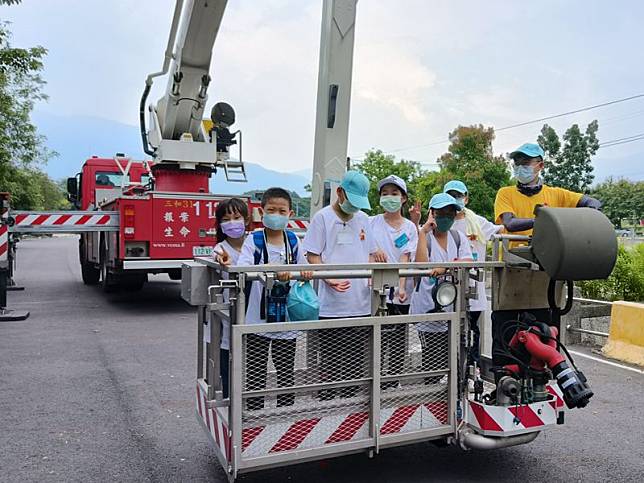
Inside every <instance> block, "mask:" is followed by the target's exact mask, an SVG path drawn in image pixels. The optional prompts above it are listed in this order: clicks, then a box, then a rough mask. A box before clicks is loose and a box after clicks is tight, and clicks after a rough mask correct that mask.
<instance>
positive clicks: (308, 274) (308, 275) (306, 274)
mask: <svg viewBox="0 0 644 483" xmlns="http://www.w3.org/2000/svg"><path fill="white" fill-rule="evenodd" d="M300 277H302V280H306V281H309V280H311V279H312V278H313V272H312V271H310V270H303V271H301V272H300Z"/></svg>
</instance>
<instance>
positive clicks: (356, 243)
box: [303, 171, 386, 400]
mask: <svg viewBox="0 0 644 483" xmlns="http://www.w3.org/2000/svg"><path fill="white" fill-rule="evenodd" d="M368 194H369V180H368V179H367V177H366V176H365V175H363V174H362V173H359V172H357V171H348V172H347V173H346V174H345V175H344V178H343V179H342V182H341V184H340V187H338V190H337V200H336V201H335V203H333V204H332V205H329V206H326V207H324V208H322V209H321V210H320V211H318V212H317V213H316V214H315V215H314V216H313V218H312V219H311V223H310V225H309V229H308V230H307V232H306V236H305V237H304V242H303V247H304V250H306V256H307V259H308V261H309V263H312V264H321V263H328V264H335V263H338V264H339V263H368V262H370V261H373V260H374V259H375V258H376V257H375V254H376V251H377V247H376V244H375V241H374V238H373V236H372V233H371V228H370V226H369V218H368V216H367V215H366V214H365V213H364V212H362V211H361V210H362V209H365V210H368V209H370V208H371V206H370V204H369V198H368ZM383 258H384V257H383ZM381 260H382V261H386V260H383V259H381ZM318 297H319V300H320V319H334V318H336V319H337V318H345V317H367V316H369V315H371V292H370V290H369V286H368V281H367V280H366V279H359V278H357V279H352V280H335V279H333V280H324V281H321V283H320V285H319V288H318ZM367 340H368V333H367V331H365V330H364V329H360V328H355V327H346V328H339V329H324V330H320V331H319V347H320V364H321V370H320V373H321V374H320V380H321V381H322V382H336V381H346V380H350V379H357V378H362V377H363V376H364V369H365V367H364V360H365V349H366V345H367ZM357 390H358V386H355V387H345V388H339V389H325V390H321V391H320V393H319V397H320V399H323V400H326V399H332V398H335V397H352V396H355V395H356V394H357Z"/></svg>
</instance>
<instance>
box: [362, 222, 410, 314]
mask: <svg viewBox="0 0 644 483" xmlns="http://www.w3.org/2000/svg"><path fill="white" fill-rule="evenodd" d="M369 222H370V224H371V232H372V233H373V237H374V239H375V240H376V246H377V247H378V248H379V249H380V250H382V251H383V252H384V253H385V254H386V255H387V262H388V263H398V262H399V261H400V259H401V257H402V256H403V255H405V254H409V255H411V258H410V260H412V261H413V260H414V256H415V255H416V245H417V244H418V231H417V230H416V226H415V225H414V224H413V223H412V222H411V221H409V220H407V219H403V223H402V225H401V226H400V227H399V228H394V227H393V226H391V225H390V224H389V223H387V220H385V216H384V215H382V214H381V215H376V216H371V217H369ZM405 289H406V291H407V299H406V300H405V302H401V301H400V299H399V298H398V286H396V291H395V293H394V297H393V298H390V299H389V300H388V302H389V303H394V304H397V305H409V299H410V298H411V293H412V291H413V290H414V279H413V277H407V279H406V280H405Z"/></svg>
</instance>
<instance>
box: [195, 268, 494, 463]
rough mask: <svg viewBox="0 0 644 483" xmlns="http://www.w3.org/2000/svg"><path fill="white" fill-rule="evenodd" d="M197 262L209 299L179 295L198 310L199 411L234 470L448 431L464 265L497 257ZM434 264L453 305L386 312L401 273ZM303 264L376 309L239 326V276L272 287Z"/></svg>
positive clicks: (242, 320)
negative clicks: (213, 418) (356, 282)
mask: <svg viewBox="0 0 644 483" xmlns="http://www.w3.org/2000/svg"><path fill="white" fill-rule="evenodd" d="M197 264H201V265H205V266H206V267H207V271H208V274H209V275H208V277H207V280H209V282H208V284H207V285H208V289H207V294H206V297H202V296H200V295H199V294H197V293H196V292H197V291H198V290H197V287H195V288H194V289H189V290H187V292H186V293H190V294H192V295H191V296H192V297H194V300H198V303H194V302H191V303H193V304H195V305H200V308H199V310H198V314H199V317H198V319H199V323H198V334H197V337H198V344H197V359H198V360H197V377H198V387H199V388H201V390H202V391H203V393H204V394H205V396H206V397H205V399H206V402H205V406H206V407H208V408H215V409H216V411H217V414H218V415H219V416H220V417H221V418H222V419H224V421H225V427H226V428H227V431H228V434H229V437H230V442H229V448H230V451H229V452H227V451H223V452H222V454H218V457H219V459H220V461H221V462H222V464H228V467H229V473H230V474H231V475H236V474H237V472H238V471H245V470H250V469H258V468H266V467H270V466H273V465H280V464H284V463H289V462H290V463H292V462H299V461H307V460H312V459H319V458H323V457H325V456H326V455H340V454H347V453H350V452H354V451H357V450H361V449H363V450H368V451H374V452H377V451H378V450H379V448H381V447H384V446H395V445H400V444H405V443H409V442H413V441H426V440H428V439H433V438H438V437H449V436H453V435H455V434H456V429H457V428H456V412H457V407H456V405H457V400H458V396H457V394H458V391H459V388H458V387H457V381H458V380H459V377H458V374H459V373H460V374H463V373H464V371H465V366H464V361H465V357H464V354H465V353H464V352H463V353H461V351H465V350H467V346H466V345H462V344H459V341H460V340H461V333H462V331H463V330H468V326H467V323H468V322H467V318H466V317H465V310H464V308H465V306H466V305H465V304H466V301H465V296H466V292H467V290H461V288H463V287H467V286H468V285H469V279H470V276H471V274H470V270H471V269H478V270H483V269H485V268H492V267H498V266H503V263H501V262H450V263H411V264H387V263H373V264H355V265H347V264H344V265H301V266H298V265H281V266H280V265H263V266H250V267H229V268H226V267H220V266H219V265H218V264H216V263H214V262H213V261H211V260H207V259H199V260H198V263H195V264H193V265H197ZM438 267H447V268H448V269H449V270H450V271H451V272H452V274H453V275H454V277H455V280H456V283H457V287H459V290H458V294H459V296H458V297H457V300H456V302H455V304H454V309H453V310H451V311H448V312H440V313H429V314H420V315H400V316H388V315H387V314H386V312H384V311H383V308H385V309H386V304H384V303H383V300H384V298H383V294H384V293H388V287H390V286H394V285H397V284H398V280H399V277H401V276H428V274H429V271H430V270H432V269H434V268H438ZM301 270H307V271H313V274H314V276H313V278H314V279H328V278H348V279H357V278H369V279H371V289H370V291H371V301H372V304H371V306H372V314H374V315H372V316H370V317H360V318H344V319H321V320H315V321H308V322H284V323H271V324H266V323H262V324H247V323H246V300H245V299H246V294H245V291H244V287H245V286H246V284H247V283H249V282H254V281H258V282H260V284H261V285H262V286H264V287H266V286H267V287H270V286H271V284H272V283H274V281H275V276H276V273H278V272H290V273H291V276H292V279H297V278H299V272H300V271H301ZM184 283H185V277H184ZM201 285H203V284H201ZM228 324H230V351H229V363H228V368H229V371H228V372H229V375H230V376H229V390H230V395H229V397H228V398H224V397H223V388H224V386H225V384H224V382H225V381H223V380H222V377H221V374H222V371H221V369H222V367H221V366H220V360H221V357H220V356H221V349H220V341H221V337H222V328H223V327H225V326H226V325H228ZM466 339H467V338H466ZM204 341H205V342H204ZM459 364H463V367H460V366H459ZM225 372H226V371H223V373H224V374H225ZM224 377H225V376H224ZM461 390H462V388H461ZM199 404H200V406H199V407H200V408H201V402H200V403H199ZM224 467H226V466H225V465H224Z"/></svg>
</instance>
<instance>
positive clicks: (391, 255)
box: [369, 174, 418, 388]
mask: <svg viewBox="0 0 644 483" xmlns="http://www.w3.org/2000/svg"><path fill="white" fill-rule="evenodd" d="M378 192H379V194H380V206H381V207H382V208H383V209H384V210H385V212H384V213H383V214H380V215H376V216H372V217H370V218H369V222H370V226H371V232H372V234H373V237H374V239H375V241H376V245H377V246H378V248H379V249H380V251H382V252H383V253H384V254H385V256H386V257H387V261H388V262H389V263H407V262H411V261H412V260H413V256H414V255H415V253H416V245H417V243H418V232H417V230H416V225H415V224H414V223H412V222H411V221H409V220H408V219H406V218H404V217H403V216H402V208H403V206H404V205H405V204H406V203H407V184H406V183H405V181H403V180H402V179H401V178H399V177H398V176H396V175H393V174H392V175H390V176H387V177H386V178H384V179H382V180H380V182H379V183H378ZM413 288H414V280H413V278H411V277H410V278H404V277H401V278H400V280H399V283H398V287H395V290H393V291H392V292H391V293H390V296H389V297H388V300H387V307H388V309H389V315H406V314H408V313H409V299H410V297H411V293H412V291H413ZM405 328H406V326H405V324H392V325H385V326H383V328H382V329H383V330H382V345H383V358H384V357H385V355H386V354H387V353H389V358H388V360H389V364H388V372H389V374H400V373H401V372H402V369H403V363H404V361H405V333H406V331H405ZM396 385H397V381H389V382H385V383H384V384H383V388H387V387H395V386H396Z"/></svg>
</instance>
